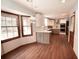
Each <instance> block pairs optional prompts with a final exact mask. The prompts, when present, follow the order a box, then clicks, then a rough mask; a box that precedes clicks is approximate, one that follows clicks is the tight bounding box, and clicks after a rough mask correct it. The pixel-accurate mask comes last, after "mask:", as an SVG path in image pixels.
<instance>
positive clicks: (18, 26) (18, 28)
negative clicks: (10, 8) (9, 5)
mask: <svg viewBox="0 0 79 59" xmlns="http://www.w3.org/2000/svg"><path fill="white" fill-rule="evenodd" d="M1 13H5V14H9V15H14V16H17V20H16V22H17V30H18V36H16V37H12V38H7V39H5V40H1V43H5V42H8V41H11V40H15V39H17V38H20V25H19V15H18V14H14V13H11V12H7V11H3V10H1Z"/></svg>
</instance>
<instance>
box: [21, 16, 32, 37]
mask: <svg viewBox="0 0 79 59" xmlns="http://www.w3.org/2000/svg"><path fill="white" fill-rule="evenodd" d="M22 17H30V16H25V15H21V28H22V29H21V30H22V37H27V36H32V35H33V29H32V23H31V24H30V27H31V34H29V35H24V33H23V30H24V29H23V27H24V26H23V18H22Z"/></svg>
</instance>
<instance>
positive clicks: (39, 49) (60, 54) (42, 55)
mask: <svg viewBox="0 0 79 59" xmlns="http://www.w3.org/2000/svg"><path fill="white" fill-rule="evenodd" d="M50 42H51V43H50V44H40V43H33V44H29V45H25V46H22V47H20V48H18V49H16V50H14V51H12V52H10V53H8V54H6V55H4V56H2V59H77V57H76V55H75V53H74V51H73V49H72V47H71V46H70V45H69V44H68V43H67V39H66V37H65V36H64V35H51V37H50Z"/></svg>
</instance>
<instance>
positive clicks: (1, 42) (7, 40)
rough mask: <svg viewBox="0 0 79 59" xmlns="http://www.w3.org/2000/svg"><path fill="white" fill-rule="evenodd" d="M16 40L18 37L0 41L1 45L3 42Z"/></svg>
mask: <svg viewBox="0 0 79 59" xmlns="http://www.w3.org/2000/svg"><path fill="white" fill-rule="evenodd" d="M17 38H20V36H17V37H13V38H8V39H6V40H1V43H5V42H8V41H12V40H15V39H17Z"/></svg>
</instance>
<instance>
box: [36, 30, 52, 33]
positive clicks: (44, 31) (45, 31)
mask: <svg viewBox="0 0 79 59" xmlns="http://www.w3.org/2000/svg"><path fill="white" fill-rule="evenodd" d="M36 32H40V33H51V32H52V31H47V30H43V31H36Z"/></svg>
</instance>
